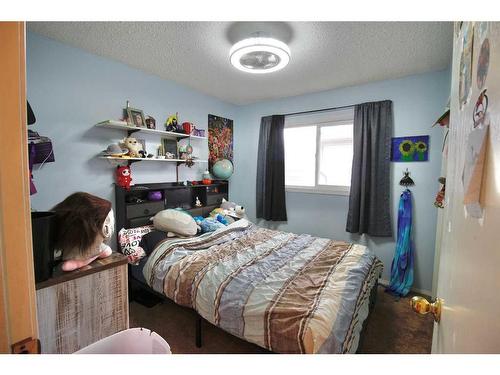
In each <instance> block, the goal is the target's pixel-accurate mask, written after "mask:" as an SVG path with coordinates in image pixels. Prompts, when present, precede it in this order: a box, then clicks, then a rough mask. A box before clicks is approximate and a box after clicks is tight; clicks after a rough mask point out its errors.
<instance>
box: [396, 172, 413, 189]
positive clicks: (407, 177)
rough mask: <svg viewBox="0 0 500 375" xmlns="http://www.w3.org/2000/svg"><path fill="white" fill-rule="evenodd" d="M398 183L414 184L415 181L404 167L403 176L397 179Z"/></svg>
mask: <svg viewBox="0 0 500 375" xmlns="http://www.w3.org/2000/svg"><path fill="white" fill-rule="evenodd" d="M399 184H400V185H401V186H413V185H415V181H413V179H412V178H411V177H410V172H409V171H408V168H406V171H403V178H402V179H401V180H400V181H399Z"/></svg>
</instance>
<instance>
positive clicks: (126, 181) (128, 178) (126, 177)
mask: <svg viewBox="0 0 500 375" xmlns="http://www.w3.org/2000/svg"><path fill="white" fill-rule="evenodd" d="M131 182H132V171H131V169H130V167H129V166H122V167H117V168H116V184H117V185H118V186H121V187H122V188H124V189H125V190H130V183H131Z"/></svg>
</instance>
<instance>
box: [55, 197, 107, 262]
mask: <svg viewBox="0 0 500 375" xmlns="http://www.w3.org/2000/svg"><path fill="white" fill-rule="evenodd" d="M53 211H54V213H55V224H56V230H55V248H56V249H57V250H60V251H62V260H63V263H62V270H63V271H73V270H75V269H78V268H81V267H83V266H86V265H87V264H89V263H90V262H92V261H94V260H95V259H97V258H106V257H108V256H110V255H111V253H112V250H111V248H110V247H109V246H108V245H106V244H105V243H104V241H105V240H108V239H109V238H110V237H111V236H112V234H113V232H114V228H115V220H114V215H113V210H112V208H111V202H110V201H108V200H106V199H102V198H99V197H96V196H95V195H91V194H88V193H82V192H78V193H74V194H71V195H70V196H69V197H67V198H66V199H65V200H63V201H62V202H60V203H58V204H57V205H56V206H55V207H54V208H53Z"/></svg>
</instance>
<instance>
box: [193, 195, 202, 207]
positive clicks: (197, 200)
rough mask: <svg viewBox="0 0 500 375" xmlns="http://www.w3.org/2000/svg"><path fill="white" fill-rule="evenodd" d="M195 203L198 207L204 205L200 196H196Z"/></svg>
mask: <svg viewBox="0 0 500 375" xmlns="http://www.w3.org/2000/svg"><path fill="white" fill-rule="evenodd" d="M194 205H195V206H196V207H201V206H202V204H201V202H200V198H198V197H196V201H195V202H194Z"/></svg>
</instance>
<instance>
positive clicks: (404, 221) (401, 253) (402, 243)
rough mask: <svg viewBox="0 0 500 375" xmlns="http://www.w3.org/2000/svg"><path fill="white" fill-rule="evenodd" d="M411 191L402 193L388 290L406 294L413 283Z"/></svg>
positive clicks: (407, 190) (400, 294)
mask: <svg viewBox="0 0 500 375" xmlns="http://www.w3.org/2000/svg"><path fill="white" fill-rule="evenodd" d="M411 216H412V206H411V192H410V190H409V189H406V190H405V191H403V193H402V194H401V198H400V200H399V210H398V239H397V243H396V252H395V254H394V259H393V260H392V265H391V282H390V285H389V287H388V288H387V291H388V292H390V293H393V294H396V295H398V296H406V295H407V294H408V292H409V291H410V288H411V286H412V285H413V246H412V242H411Z"/></svg>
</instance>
